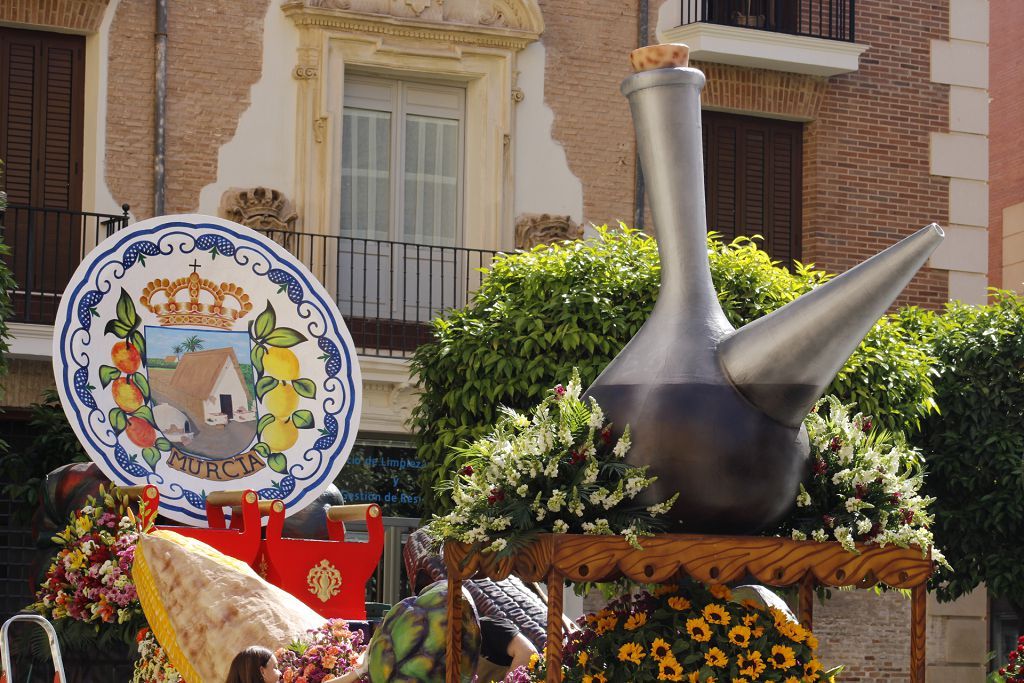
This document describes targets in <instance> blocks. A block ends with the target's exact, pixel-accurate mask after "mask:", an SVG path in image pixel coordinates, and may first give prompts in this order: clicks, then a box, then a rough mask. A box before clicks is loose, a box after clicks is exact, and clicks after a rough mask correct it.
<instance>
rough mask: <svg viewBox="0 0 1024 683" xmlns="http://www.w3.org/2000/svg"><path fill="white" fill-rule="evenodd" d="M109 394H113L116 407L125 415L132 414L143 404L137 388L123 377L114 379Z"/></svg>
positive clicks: (143, 401)
mask: <svg viewBox="0 0 1024 683" xmlns="http://www.w3.org/2000/svg"><path fill="white" fill-rule="evenodd" d="M110 393H111V394H113V396H114V403H116V404H117V407H118V408H120V409H121V410H123V411H124V412H126V413H134V412H135V411H136V410H138V409H139V408H141V407H142V404H143V403H145V400H144V399H143V398H142V392H141V391H139V388H138V387H137V386H135V385H134V384H132V383H130V382H129V381H128V380H127V379H125V378H124V377H120V378H118V379H115V380H114V381H113V383H111V385H110Z"/></svg>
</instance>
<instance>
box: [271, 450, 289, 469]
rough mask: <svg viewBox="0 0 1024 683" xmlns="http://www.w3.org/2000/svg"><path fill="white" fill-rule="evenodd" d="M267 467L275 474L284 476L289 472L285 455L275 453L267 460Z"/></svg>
mask: <svg viewBox="0 0 1024 683" xmlns="http://www.w3.org/2000/svg"><path fill="white" fill-rule="evenodd" d="M267 466H269V467H270V469H272V470H274V471H275V472H278V473H280V474H284V473H285V472H287V471H288V458H286V457H285V456H284V453H274V454H272V455H271V456H270V457H269V458H267Z"/></svg>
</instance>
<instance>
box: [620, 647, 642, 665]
mask: <svg viewBox="0 0 1024 683" xmlns="http://www.w3.org/2000/svg"><path fill="white" fill-rule="evenodd" d="M646 656H647V654H646V653H645V652H644V649H643V647H641V646H640V644H639V643H626V644H625V645H623V646H622V647H620V648H619V661H620V662H633V663H634V664H639V663H640V660H641V659H643V658H644V657H646Z"/></svg>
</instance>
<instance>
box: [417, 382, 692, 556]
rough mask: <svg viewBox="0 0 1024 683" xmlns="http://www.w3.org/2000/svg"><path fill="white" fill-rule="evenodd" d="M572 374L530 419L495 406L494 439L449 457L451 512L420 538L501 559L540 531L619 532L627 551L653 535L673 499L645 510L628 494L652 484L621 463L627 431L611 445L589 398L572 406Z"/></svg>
mask: <svg viewBox="0 0 1024 683" xmlns="http://www.w3.org/2000/svg"><path fill="white" fill-rule="evenodd" d="M581 390H582V387H581V386H580V377H579V373H578V372H575V371H574V373H573V376H572V379H571V380H570V382H569V384H568V386H564V387H563V386H562V385H558V386H556V387H555V388H554V389H552V390H551V391H550V392H549V394H548V396H547V397H546V398H545V399H544V400H543V401H541V403H540V404H539V405H538V406H536V407H535V408H534V409H533V410H532V411H531V412H530V413H529V414H523V413H520V412H517V411H515V410H512V409H509V408H502V415H501V417H499V419H498V421H497V423H496V424H495V426H494V429H493V431H492V432H491V433H490V435H488V436H487V437H485V438H482V439H479V440H477V441H476V442H474V443H473V444H471V445H469V446H468V447H465V448H462V449H457V450H456V454H455V461H456V467H458V468H459V469H458V473H457V474H456V475H455V476H454V477H453V478H452V479H451V480H449V481H448V482H446V483H445V484H443V485H442V488H445V489H446V490H448V491H450V493H451V496H452V500H453V501H454V503H455V505H454V508H453V509H452V511H451V512H450V513H448V514H447V515H443V516H435V517H434V519H433V520H432V521H431V523H430V525H429V527H428V531H429V533H430V534H431V535H432V536H433V537H434V538H435V539H436V540H438V541H439V542H441V541H458V542H462V543H468V544H473V545H475V546H476V547H478V548H480V549H482V550H483V551H484V552H494V553H498V554H499V555H509V554H512V553H514V552H516V551H518V550H521V549H522V548H523V547H525V546H526V545H527V544H529V542H530V541H531V540H532V538H533V537H534V536H535V535H536V534H537V533H541V532H551V533H555V534H567V533H581V534H594V535H613V534H621V535H622V536H624V537H625V538H626V540H627V541H628V542H629V543H630V544H631V545H633V546H634V547H639V542H638V538H639V537H640V536H644V535H650V534H651V533H652V532H653V531H655V530H657V529H658V528H659V527H660V524H659V521H658V520H657V519H656V518H657V517H658V516H659V515H662V514H664V513H665V512H667V511H668V510H669V509H670V508H671V507H672V505H673V504H674V503H675V500H676V498H677V496H673V497H672V498H671V499H669V500H667V501H665V502H663V503H660V504H656V505H651V506H644V505H639V504H637V503H635V502H633V501H634V499H635V498H636V496H637V495H638V494H639V493H640V492H641V491H643V490H644V489H645V488H646V487H647V486H649V485H650V484H651V482H653V481H654V478H653V477H648V476H647V474H646V468H644V467H637V466H635V465H630V464H627V463H626V462H624V460H623V459H624V457H625V455H626V452H627V451H628V450H629V445H630V444H629V428H628V426H627V427H626V428H625V430H624V433H623V435H622V437H621V438H619V439H618V440H615V439H614V438H613V436H612V430H611V425H610V424H608V423H606V422H605V419H604V413H603V412H602V411H601V408H600V407H599V406H598V404H597V402H596V401H594V399H590V401H589V402H587V401H584V400H583V399H581V398H580V393H581Z"/></svg>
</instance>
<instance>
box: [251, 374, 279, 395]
mask: <svg viewBox="0 0 1024 683" xmlns="http://www.w3.org/2000/svg"><path fill="white" fill-rule="evenodd" d="M280 383H281V380H279V379H277V378H275V377H261V378H260V381H258V382H256V398H258V399H259V400H260V401H262V400H263V397H264V396H266V395H267V393H269V392H270V390H272V389H273V388H274V387H276V386H277V385H278V384H280Z"/></svg>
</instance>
